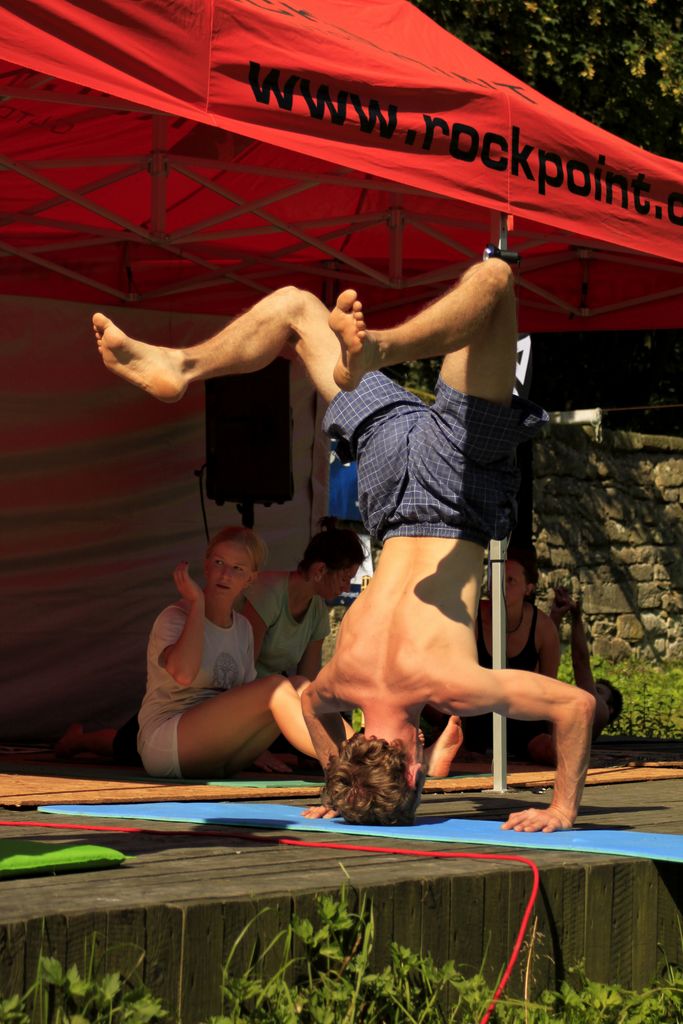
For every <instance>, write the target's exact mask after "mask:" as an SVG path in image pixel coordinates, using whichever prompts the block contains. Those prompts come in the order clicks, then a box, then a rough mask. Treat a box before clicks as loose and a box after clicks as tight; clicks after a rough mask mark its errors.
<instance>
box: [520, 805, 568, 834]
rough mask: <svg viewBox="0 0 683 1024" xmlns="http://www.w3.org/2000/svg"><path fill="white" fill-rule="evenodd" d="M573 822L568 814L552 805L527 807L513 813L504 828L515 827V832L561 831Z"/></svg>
mask: <svg viewBox="0 0 683 1024" xmlns="http://www.w3.org/2000/svg"><path fill="white" fill-rule="evenodd" d="M573 824H574V822H573V821H572V819H571V818H570V817H569V815H568V814H562V813H561V812H560V811H556V810H553V808H552V807H527V809H526V810H525V811H515V813H514V814H511V815H510V817H509V818H508V820H507V821H506V822H505V824H504V825H503V826H502V828H504V829H514V831H515V832H560V831H562V830H563V829H566V828H571V827H572V825H573Z"/></svg>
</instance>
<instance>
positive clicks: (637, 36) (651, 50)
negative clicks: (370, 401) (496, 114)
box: [393, 0, 683, 434]
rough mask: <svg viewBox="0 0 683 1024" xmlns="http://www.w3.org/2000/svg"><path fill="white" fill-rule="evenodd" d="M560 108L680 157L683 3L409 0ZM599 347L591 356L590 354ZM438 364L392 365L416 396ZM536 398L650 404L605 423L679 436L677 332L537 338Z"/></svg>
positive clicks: (681, 375) (681, 339)
mask: <svg viewBox="0 0 683 1024" xmlns="http://www.w3.org/2000/svg"><path fill="white" fill-rule="evenodd" d="M412 2H413V3H414V4H415V5H416V6H417V7H419V8H420V9H421V10H422V11H424V13H425V14H428V15H429V16H430V17H431V18H433V19H434V20H435V21H437V22H438V23H439V24H440V25H442V26H443V27H444V28H445V29H447V30H448V31H449V32H452V33H453V34H454V35H456V36H458V38H459V39H461V40H462V41H463V42H465V43H467V44H468V45H469V46H472V47H474V48H475V49H476V50H478V51H479V52H480V53H482V54H484V56H486V57H488V58H489V59H490V60H492V61H494V63H496V64H498V65H500V66H501V67H503V68H505V69H506V70H507V71H509V72H510V74H512V75H514V76H515V77H517V78H519V79H521V80H522V81H524V82H526V83H527V84H529V85H531V86H533V87H534V88H535V89H537V90H538V91H539V92H541V93H543V95H545V96H547V97H549V98H550V99H552V100H554V101H555V102H556V103H559V104H561V106H563V107H566V108H567V109H569V110H572V111H573V112H574V113H576V114H579V115H580V116H581V117H585V118H586V119H587V120H589V121H592V122H593V123H594V124H597V125H599V126H600V127H601V128H605V129H606V130H607V131H610V132H613V133H615V134H616V135H619V136H621V137H622V138H625V139H628V140H629V141H630V142H633V143H634V144H635V145H639V146H643V147H644V148H645V149H648V150H650V151H652V152H655V153H659V154H660V155H662V156H667V157H669V158H671V159H676V160H683V5H682V4H681V0H573V2H572V3H567V2H565V0H412ZM596 353H599V355H596ZM437 373H438V361H436V360H424V361H422V362H420V363H411V364H406V365H403V366H401V367H395V368H394V369H393V375H394V376H395V377H396V378H397V379H398V380H400V381H401V383H403V384H406V385H407V386H409V387H412V388H413V389H414V390H416V391H417V392H418V393H421V392H429V391H430V390H432V389H433V387H434V383H435V380H436V376H437ZM533 392H534V397H536V398H537V400H538V401H539V402H541V404H543V405H545V406H546V407H547V408H549V409H565V408H567V409H570V408H585V407H593V406H601V407H602V408H615V407H624V406H630V407H633V406H644V405H650V404H652V405H654V406H659V407H660V408H658V409H654V410H653V411H650V412H646V411H641V410H634V411H633V412H614V413H611V414H610V415H609V420H608V424H609V426H612V427H614V428H621V429H627V430H638V431H642V432H644V433H655V434H657V433H661V434H683V417H681V410H680V408H678V409H676V408H672V409H669V410H664V409H663V408H661V406H664V405H672V404H676V403H678V402H680V401H681V394H682V393H683V332H682V331H652V332H648V333H646V334H644V333H642V332H640V333H637V334H636V333H631V332H623V331H622V332H618V333H617V332H611V333H600V334H599V335H596V334H595V333H592V332H591V333H586V334H578V335H577V334H572V335H535V336H534V386H533Z"/></svg>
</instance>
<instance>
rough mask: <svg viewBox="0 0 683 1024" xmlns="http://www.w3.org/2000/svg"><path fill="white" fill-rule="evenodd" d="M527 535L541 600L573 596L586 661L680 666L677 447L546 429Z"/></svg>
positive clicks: (682, 591) (681, 528)
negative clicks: (582, 625) (588, 654)
mask: <svg viewBox="0 0 683 1024" xmlns="http://www.w3.org/2000/svg"><path fill="white" fill-rule="evenodd" d="M534 533H535V536H536V546H537V551H538V556H539V567H540V569H541V579H540V587H539V590H540V594H541V598H542V597H543V591H545V592H546V595H547V594H548V593H550V592H551V588H552V587H553V586H557V585H558V584H562V585H564V586H568V587H569V588H570V589H571V590H572V592H573V594H574V596H575V597H576V596H578V594H581V597H582V600H583V607H584V612H585V620H586V625H587V628H588V633H589V637H590V639H591V641H592V642H591V650H592V653H593V655H596V656H602V657H606V658H623V657H627V656H629V655H631V654H637V655H641V656H643V657H646V658H654V659H657V660H659V659H683V615H682V614H681V613H682V611H683V439H682V438H676V437H673V438H672V437H659V436H653V435H644V434H630V433H626V432H623V431H609V430H604V431H603V434H602V437H601V438H599V439H596V437H595V435H594V432H593V429H592V428H590V427H567V426H551V427H549V428H547V429H546V430H545V431H544V432H543V434H542V435H541V436H540V437H539V439H538V440H537V441H536V442H535V443H534ZM546 603H547V601H543V600H540V601H539V604H540V605H541V607H545V605H546Z"/></svg>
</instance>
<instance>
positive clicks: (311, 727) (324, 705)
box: [301, 669, 350, 769]
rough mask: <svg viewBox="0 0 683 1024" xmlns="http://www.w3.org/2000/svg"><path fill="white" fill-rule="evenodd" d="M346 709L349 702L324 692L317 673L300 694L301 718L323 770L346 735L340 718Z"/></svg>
mask: <svg viewBox="0 0 683 1024" xmlns="http://www.w3.org/2000/svg"><path fill="white" fill-rule="evenodd" d="M323 672H324V669H323ZM321 674H322V673H321ZM348 708H350V705H346V704H344V703H343V702H341V701H339V700H337V698H336V697H333V696H332V695H331V694H329V693H326V692H325V690H324V689H323V686H322V684H321V682H320V675H319V676H318V680H316V682H315V683H312V684H311V685H310V686H308V687H306V689H305V690H304V692H303V693H302V694H301V710H302V712H303V716H304V721H305V722H306V725H307V727H308V731H309V733H310V734H311V741H312V743H313V746H314V748H315V753H316V756H317V758H318V760H319V761H320V764H321V765H322V766H323V769H325V768H327V765H328V763H329V760H330V758H331V757H334V756H335V755H336V754H338V753H339V750H340V748H341V745H342V743H343V742H344V740H345V739H346V738H347V737H346V727H345V725H344V719H343V718H342V716H341V714H340V712H341V711H343V710H347V709H348Z"/></svg>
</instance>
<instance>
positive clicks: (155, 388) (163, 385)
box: [92, 313, 187, 402]
mask: <svg viewBox="0 0 683 1024" xmlns="http://www.w3.org/2000/svg"><path fill="white" fill-rule="evenodd" d="M92 324H93V330H94V331H95V338H96V340H97V347H98V349H99V350H100V355H101V356H102V361H103V363H104V365H105V366H106V367H107V369H108V370H111V372H112V373H115V374H116V375H117V377H123V379H124V380H127V381H129V382H130V383H131V384H135V386H136V387H138V388H142V390H143V391H146V392H147V393H148V394H150V395H153V396H154V398H158V399H160V401H162V402H177V401H178V399H179V398H182V396H183V394H184V393H185V389H186V387H187V384H186V383H185V381H184V380H183V376H182V361H183V355H182V353H181V352H179V351H176V350H175V349H172V348H162V347H160V346H157V345H148V344H147V343H146V342H144V341H135V339H134V338H129V337H128V335H127V334H124V333H123V331H122V330H121V329H120V328H119V327H117V326H116V324H115V323H114V322H113V321H112V320H110V319H109V318H108V317H106V316H105V315H104V314H103V313H95V314H94V315H93V318H92Z"/></svg>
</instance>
